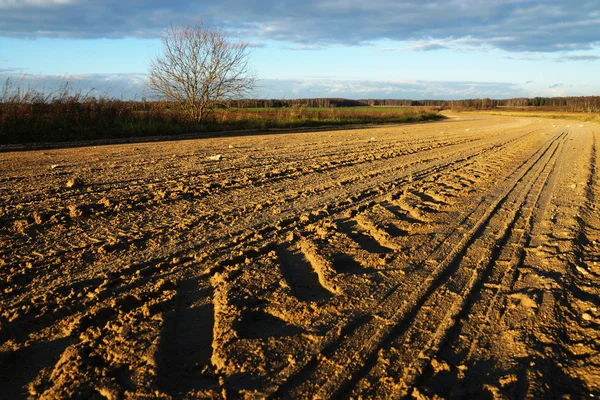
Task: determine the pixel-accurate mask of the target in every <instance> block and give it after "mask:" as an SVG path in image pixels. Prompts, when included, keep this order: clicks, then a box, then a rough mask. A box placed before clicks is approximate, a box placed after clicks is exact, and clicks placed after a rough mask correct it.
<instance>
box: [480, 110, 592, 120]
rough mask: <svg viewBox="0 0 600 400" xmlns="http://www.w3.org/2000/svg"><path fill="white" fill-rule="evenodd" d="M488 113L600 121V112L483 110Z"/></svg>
mask: <svg viewBox="0 0 600 400" xmlns="http://www.w3.org/2000/svg"><path fill="white" fill-rule="evenodd" d="M481 112H482V113H484V114H488V115H504V116H509V117H530V118H550V119H568V120H574V121H582V122H600V113H582V112H556V111H541V112H532V111H481Z"/></svg>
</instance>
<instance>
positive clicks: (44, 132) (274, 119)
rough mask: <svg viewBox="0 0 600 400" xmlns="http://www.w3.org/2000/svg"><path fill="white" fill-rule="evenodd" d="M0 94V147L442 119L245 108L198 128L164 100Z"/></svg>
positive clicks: (415, 111)
mask: <svg viewBox="0 0 600 400" xmlns="http://www.w3.org/2000/svg"><path fill="white" fill-rule="evenodd" d="M9 83H10V82H7V84H6V86H5V88H4V91H3V93H0V144H16V143H32V142H61V141H77V140H92V139H110V138H128V137H143V136H168V135H180V134H186V133H197V134H200V135H203V136H211V135H213V134H215V133H219V132H227V131H240V130H266V129H292V128H304V127H309V128H310V127H319V126H344V125H353V124H381V123H408V122H420V121H429V120H438V119H442V118H444V117H443V116H442V115H440V114H439V113H438V110H437V109H436V108H432V107H344V108H342V107H340V108H296V107H287V108H244V109H231V108H230V109H222V110H217V111H216V112H215V113H214V115H213V116H212V118H211V119H210V120H209V121H205V122H204V123H202V124H199V123H196V122H193V121H190V120H188V119H187V118H186V116H185V114H183V113H182V112H181V111H179V110H178V108H177V107H176V106H175V105H174V104H172V103H167V102H145V101H144V102H141V101H120V100H115V99H110V98H95V97H90V96H87V95H82V94H81V93H72V92H70V91H69V90H68V87H65V88H64V90H61V91H58V92H55V93H50V94H43V93H40V92H38V91H36V90H33V89H28V90H21V89H19V88H16V89H15V88H12V90H11V88H10V87H9Z"/></svg>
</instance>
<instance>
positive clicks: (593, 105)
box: [229, 96, 600, 112]
mask: <svg viewBox="0 0 600 400" xmlns="http://www.w3.org/2000/svg"><path fill="white" fill-rule="evenodd" d="M229 105H230V106H232V107H235V108H281V107H359V106H362V107H436V108H439V109H468V110H491V109H494V108H497V107H553V108H556V109H561V110H563V111H572V112H600V96H580V97H534V98H525V97H523V98H513V99H502V100H496V99H489V98H484V99H466V100H408V99H360V100H350V99H340V98H314V99H289V100H288V99H251V100H239V101H232V102H230V104H229Z"/></svg>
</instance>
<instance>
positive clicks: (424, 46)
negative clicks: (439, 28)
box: [409, 43, 450, 51]
mask: <svg viewBox="0 0 600 400" xmlns="http://www.w3.org/2000/svg"><path fill="white" fill-rule="evenodd" d="M449 48H450V47H448V46H446V45H443V44H441V43H419V44H415V45H413V46H410V47H409V50H413V51H433V50H443V49H449Z"/></svg>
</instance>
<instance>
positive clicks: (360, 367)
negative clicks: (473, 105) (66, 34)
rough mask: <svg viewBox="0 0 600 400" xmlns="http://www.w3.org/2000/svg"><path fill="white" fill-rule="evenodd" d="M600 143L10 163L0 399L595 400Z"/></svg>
mask: <svg viewBox="0 0 600 400" xmlns="http://www.w3.org/2000/svg"><path fill="white" fill-rule="evenodd" d="M599 140H600V126H597V125H592V124H580V123H575V122H572V121H570V122H568V121H559V120H538V119H531V118H515V117H492V116H482V115H476V114H472V115H470V114H458V115H454V116H452V118H450V119H449V120H446V121H443V122H437V123H428V124H418V125H405V126H386V127H380V128H374V129H362V130H344V131H331V132H315V133H302V134H280V135H270V136H253V137H237V138H229V139H212V140H189V141H180V142H163V143H148V144H135V145H114V146H98V147H87V148H79V149H63V150H48V151H35V152H18V153H17V152H13V153H3V154H0V198H1V199H2V202H1V203H0V217H1V219H0V244H1V246H0V289H1V292H0V296H1V297H0V393H1V396H6V398H18V397H27V396H30V397H33V398H38V397H42V398H56V397H83V398H90V397H91V398H111V399H113V398H115V399H116V398H144V397H146V398H156V397H164V398H169V397H174V398H181V397H192V398H194V397H232V398H236V397H251V398H262V397H271V398H288V397H294V398H312V397H316V398H333V397H337V398H349V397H351V398H359V397H363V398H372V397H379V398H401V397H403V396H408V397H410V396H412V397H415V398H427V397H435V396H440V397H443V398H447V397H449V398H472V397H474V396H490V397H498V398H503V397H508V398H515V397H516V398H521V397H531V398H541V397H554V396H557V397H560V396H563V395H565V396H570V397H571V398H581V397H582V396H589V395H593V394H595V395H598V394H600V353H599V349H600V326H599V325H600V310H599V309H598V307H600V285H599V284H600V265H599V263H600V178H599V173H598V168H599V165H600V163H599V159H598V158H599V157H600V156H599V150H598V149H597V146H599V145H600V143H599ZM217 155H221V156H222V158H221V159H220V160H211V159H209V157H211V156H217ZM213 158H219V157H213ZM420 396H422V397H420ZM567 398H568V397H567Z"/></svg>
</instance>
